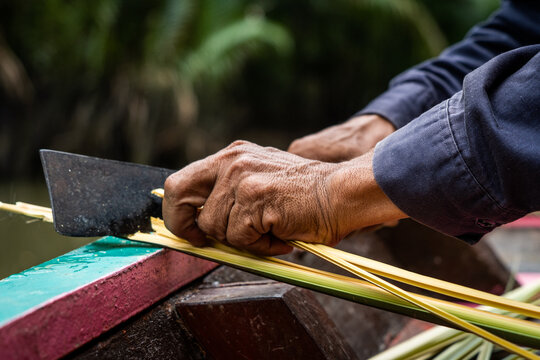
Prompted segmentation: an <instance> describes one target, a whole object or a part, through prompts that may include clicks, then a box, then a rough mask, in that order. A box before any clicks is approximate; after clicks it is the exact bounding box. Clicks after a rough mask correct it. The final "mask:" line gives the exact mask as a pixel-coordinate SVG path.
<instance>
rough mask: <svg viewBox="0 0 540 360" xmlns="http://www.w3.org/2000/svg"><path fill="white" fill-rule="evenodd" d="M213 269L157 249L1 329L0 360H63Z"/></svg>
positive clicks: (177, 254)
mask: <svg viewBox="0 0 540 360" xmlns="http://www.w3.org/2000/svg"><path fill="white" fill-rule="evenodd" d="M216 266H217V264H216V263H212V262H209V261H205V260H201V259H197V258H195V257H192V256H189V255H185V254H182V253H179V252H176V251H172V250H168V249H162V250H159V251H157V252H156V253H154V254H152V255H150V256H148V257H146V258H144V259H143V260H141V261H139V262H136V263H133V264H130V265H129V266H126V267H125V268H123V269H121V270H119V271H117V272H115V273H113V274H111V275H109V276H105V277H103V278H101V279H98V280H96V281H94V282H92V283H89V284H87V285H85V286H83V287H81V288H79V289H76V290H74V291H71V292H68V293H65V294H63V295H61V296H59V297H57V298H54V299H52V300H50V301H49V302H47V303H45V304H43V305H41V306H39V307H37V308H35V309H32V310H31V311H29V312H27V313H26V314H24V315H22V316H21V317H19V318H16V319H14V320H13V321H11V322H9V323H8V324H6V325H4V326H3V327H1V328H0V348H2V360H11V359H36V358H39V359H56V358H59V357H62V356H64V355H66V354H68V353H70V352H71V351H73V350H75V349H76V348H78V347H80V346H81V345H83V344H85V343H87V342H88V341H90V340H92V339H94V338H96V337H98V336H99V335H101V334H102V333H104V332H105V331H107V330H109V329H111V328H112V327H114V326H116V325H118V324H120V323H121V322H123V321H125V320H127V319H129V318H130V317H132V316H133V315H135V314H137V313H139V312H140V311H142V310H144V309H146V308H147V307H149V306H150V305H152V304H154V303H155V302H156V301H159V300H160V299H162V298H164V297H165V296H167V295H169V294H171V293H172V292H173V291H175V290H177V289H179V288H180V287H181V286H183V285H185V284H188V283H189V282H191V281H193V280H195V279H196V278H198V277H200V276H202V275H204V274H206V273H208V272H209V271H210V270H212V269H213V268H215V267H216ZM28 296H31V294H29V295H28Z"/></svg>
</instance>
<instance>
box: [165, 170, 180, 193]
mask: <svg viewBox="0 0 540 360" xmlns="http://www.w3.org/2000/svg"><path fill="white" fill-rule="evenodd" d="M179 177H180V176H179V175H178V173H174V174H172V175H170V176H169V177H168V178H167V179H166V180H165V184H164V185H163V188H164V190H165V197H166V198H167V199H172V198H175V197H177V196H178V190H179V189H178V188H179V184H181V182H180V180H179Z"/></svg>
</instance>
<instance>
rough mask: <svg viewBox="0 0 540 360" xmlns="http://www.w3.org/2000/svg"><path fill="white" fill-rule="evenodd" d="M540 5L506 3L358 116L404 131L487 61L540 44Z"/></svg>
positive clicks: (517, 0) (399, 80)
mask: <svg viewBox="0 0 540 360" xmlns="http://www.w3.org/2000/svg"><path fill="white" fill-rule="evenodd" d="M539 19H540V1H537V0H521V1H520V0H513V1H503V3H502V5H501V8H500V9H499V10H498V11H497V12H495V13H494V14H493V16H492V17H491V18H490V19H488V20H487V21H486V22H485V23H484V24H481V25H479V26H477V27H474V28H473V29H472V30H471V31H470V32H469V33H468V34H467V36H466V37H465V39H464V40H463V41H461V42H459V43H457V44H455V45H454V46H452V47H450V48H448V49H447V50H445V51H444V52H443V53H442V54H441V55H440V56H439V57H437V58H435V59H432V60H428V61H426V62H424V63H422V64H420V65H418V66H416V67H414V68H412V69H410V70H408V71H406V72H404V73H402V74H400V75H398V76H397V77H396V78H394V79H393V80H392V81H391V82H390V88H389V90H388V91H386V92H385V93H383V94H382V95H380V96H379V97H377V98H376V99H374V100H373V101H372V102H371V103H369V104H368V105H367V107H365V108H364V109H363V110H361V111H360V112H358V113H357V114H356V115H361V114H378V115H380V116H383V117H385V118H386V119H388V120H389V121H390V122H392V123H393V124H394V126H395V127H396V128H400V127H402V126H404V125H405V124H407V123H408V122H410V121H411V120H413V119H415V118H416V117H418V116H420V115H421V114H422V113H424V112H425V111H427V110H429V109H430V108H431V107H433V106H434V105H436V104H438V103H440V102H441V101H443V100H445V99H448V98H449V97H451V96H452V95H454V94H455V93H456V92H458V91H460V90H461V85H462V83H463V79H464V77H465V75H467V74H468V73H469V72H471V71H472V70H474V69H476V68H478V67H479V66H481V65H483V64H484V63H486V62H487V61H488V60H490V59H492V58H494V57H495V56H497V55H500V54H502V53H504V52H507V51H510V50H513V49H517V48H519V47H522V46H527V45H533V44H539V43H540V20H539Z"/></svg>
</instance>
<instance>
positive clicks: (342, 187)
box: [328, 150, 407, 233]
mask: <svg viewBox="0 0 540 360" xmlns="http://www.w3.org/2000/svg"><path fill="white" fill-rule="evenodd" d="M373 154H374V151H373V150H371V151H369V152H367V153H366V154H364V155H362V156H360V157H358V158H355V159H353V160H350V161H347V162H343V163H340V164H339V167H337V170H336V171H335V172H334V173H332V174H331V175H330V176H329V177H328V189H329V198H330V200H329V204H330V208H331V209H332V211H333V212H334V214H335V217H336V218H337V219H339V224H340V227H341V228H342V231H341V232H342V233H350V232H352V231H355V230H359V229H363V228H366V227H371V226H374V225H378V224H382V223H385V222H390V221H394V220H399V219H403V218H406V217H407V215H406V214H405V213H404V212H403V211H401V210H400V209H399V208H398V207H397V206H396V205H394V203H393V202H392V201H391V200H390V199H389V198H388V196H386V194H385V193H384V192H383V191H382V189H381V188H380V186H379V185H378V184H377V182H376V181H375V176H374V173H373Z"/></svg>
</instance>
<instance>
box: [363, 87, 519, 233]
mask: <svg viewBox="0 0 540 360" xmlns="http://www.w3.org/2000/svg"><path fill="white" fill-rule="evenodd" d="M463 116H464V106H463V99H462V93H461V92H459V93H457V94H456V95H454V96H453V97H452V98H451V99H449V100H446V101H444V102H442V103H440V104H439V105H437V106H435V107H433V108H432V109H431V110H429V111H427V112H426V113H424V114H422V115H421V116H420V117H419V118H417V119H415V120H414V121H412V122H410V123H409V124H408V125H407V126H404V127H402V128H401V129H399V130H397V131H396V132H394V133H393V134H392V135H390V136H388V137H387V138H386V139H384V140H383V141H381V142H379V143H378V145H377V146H376V148H375V154H374V158H373V171H374V174H375V180H376V181H377V183H378V184H379V186H380V187H381V188H382V190H383V191H384V192H385V194H386V195H387V196H388V197H389V198H390V200H392V202H394V204H396V206H398V207H399V208H400V209H401V210H402V211H403V212H405V213H406V214H407V215H409V216H410V217H411V218H413V219H415V220H417V221H419V222H421V223H423V224H425V225H427V226H429V227H432V228H434V229H436V230H438V231H440V232H443V233H446V234H448V235H452V236H456V237H458V238H460V239H462V240H465V241H467V242H469V243H475V242H476V241H478V240H479V239H480V238H481V237H482V236H483V235H484V234H485V233H487V232H489V231H491V230H493V229H494V228H495V227H497V226H499V225H501V224H504V223H507V222H510V221H513V220H515V219H517V218H519V217H521V216H523V215H525V213H521V212H515V211H510V210H508V209H503V208H501V207H500V206H499V204H498V203H497V202H496V201H494V200H493V199H492V198H491V196H490V195H489V194H488V193H487V192H486V191H485V189H484V187H483V186H482V185H481V184H480V183H479V182H478V180H477V179H476V178H475V177H474V175H473V174H472V173H471V171H470V169H469V168H468V166H467V164H466V162H465V161H464V160H463V158H462V155H461V151H460V148H459V146H458V143H459V142H458V141H456V137H455V132H456V131H457V132H458V133H459V132H460V129H456V126H462V125H461V124H463V123H464V122H463V121H457V120H462V118H463Z"/></svg>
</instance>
